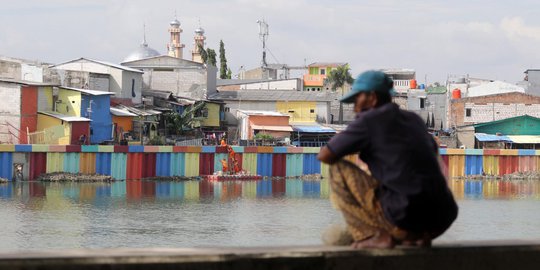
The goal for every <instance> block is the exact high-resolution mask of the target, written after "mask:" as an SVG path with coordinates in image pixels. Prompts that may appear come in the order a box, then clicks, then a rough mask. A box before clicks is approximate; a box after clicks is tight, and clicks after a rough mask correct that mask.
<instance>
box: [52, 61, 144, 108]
mask: <svg viewBox="0 0 540 270" xmlns="http://www.w3.org/2000/svg"><path fill="white" fill-rule="evenodd" d="M51 67H53V68H55V69H56V71H57V72H58V74H59V76H60V81H61V84H62V85H63V86H66V87H73V88H78V89H92V90H98V91H106V92H111V93H113V94H114V96H113V97H111V101H112V102H114V103H120V104H126V105H132V104H140V103H141V102H142V100H141V91H142V81H143V77H142V74H143V72H142V71H140V70H138V69H134V68H130V67H127V66H122V65H117V64H113V63H109V62H104V61H98V60H92V59H88V58H79V59H76V60H71V61H68V62H64V63H61V64H56V65H53V66H51Z"/></svg>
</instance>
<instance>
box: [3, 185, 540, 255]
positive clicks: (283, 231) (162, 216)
mask: <svg viewBox="0 0 540 270" xmlns="http://www.w3.org/2000/svg"><path fill="white" fill-rule="evenodd" d="M450 186H451V188H452V190H453V192H454V195H455V197H456V198H457V199H458V203H459V206H460V213H459V217H458V220H457V221H456V222H455V223H454V225H453V226H452V227H451V229H450V230H449V231H448V232H447V233H446V234H444V235H443V236H442V237H440V238H439V239H437V240H436V242H439V243H458V242H463V241H476V240H520V239H521V240H539V241H540V215H539V214H538V213H540V181H538V180H531V181H493V180H489V181H465V180H455V181H451V182H450ZM340 221H341V216H340V214H339V213H337V212H336V211H335V210H334V209H333V208H332V207H331V205H330V203H329V201H328V182H327V181H324V180H305V181H304V180H300V179H288V180H264V181H244V182H239V181H236V182H208V181H186V182H150V181H123V182H115V183H41V182H19V183H9V184H0V251H24V250H50V249H69V248H119V247H133V248H137V247H205V246H281V245H287V246H290V245H317V244H321V241H320V233H321V231H323V230H324V228H326V227H327V226H329V225H330V224H333V223H339V222H340Z"/></svg>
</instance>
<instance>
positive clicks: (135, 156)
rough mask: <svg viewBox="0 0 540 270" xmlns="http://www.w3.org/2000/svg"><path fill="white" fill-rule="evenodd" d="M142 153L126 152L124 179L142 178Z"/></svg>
mask: <svg viewBox="0 0 540 270" xmlns="http://www.w3.org/2000/svg"><path fill="white" fill-rule="evenodd" d="M142 162H143V153H128V154H127V172H126V179H130V180H138V179H141V178H142V168H143V164H142Z"/></svg>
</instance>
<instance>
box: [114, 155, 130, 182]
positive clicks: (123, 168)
mask: <svg viewBox="0 0 540 270" xmlns="http://www.w3.org/2000/svg"><path fill="white" fill-rule="evenodd" d="M111 159H112V160H111V176H112V177H113V178H114V179H116V180H126V173H127V154H126V153H112V156H111Z"/></svg>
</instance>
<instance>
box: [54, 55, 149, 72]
mask: <svg viewBox="0 0 540 270" xmlns="http://www.w3.org/2000/svg"><path fill="white" fill-rule="evenodd" d="M81 60H85V61H88V62H94V63H98V64H101V65H105V66H109V67H114V68H117V69H121V70H125V71H131V72H137V73H144V72H142V71H141V70H138V69H134V68H130V67H126V66H122V65H118V64H114V63H110V62H105V61H99V60H93V59H89V58H84V57H81V58H79V59H75V60H71V61H67V62H64V63H60V64H56V65H52V66H50V67H57V66H60V65H64V64H69V63H73V62H77V61H81Z"/></svg>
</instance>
